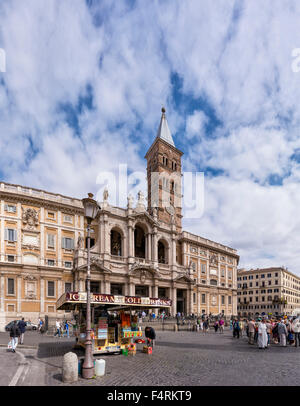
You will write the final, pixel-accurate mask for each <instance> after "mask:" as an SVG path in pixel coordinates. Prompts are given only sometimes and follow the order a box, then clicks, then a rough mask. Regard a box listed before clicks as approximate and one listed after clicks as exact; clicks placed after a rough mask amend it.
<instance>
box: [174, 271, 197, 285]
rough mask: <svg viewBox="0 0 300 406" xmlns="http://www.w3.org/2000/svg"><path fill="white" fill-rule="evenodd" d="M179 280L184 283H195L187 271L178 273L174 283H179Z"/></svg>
mask: <svg viewBox="0 0 300 406" xmlns="http://www.w3.org/2000/svg"><path fill="white" fill-rule="evenodd" d="M180 280H182V281H184V282H189V283H195V282H194V279H193V278H191V277H190V274H189V271H186V272H180V273H178V275H177V276H176V278H175V279H174V281H176V282H179V281H180Z"/></svg>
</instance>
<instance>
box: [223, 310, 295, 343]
mask: <svg viewBox="0 0 300 406" xmlns="http://www.w3.org/2000/svg"><path fill="white" fill-rule="evenodd" d="M230 328H231V330H233V337H234V338H235V337H236V338H240V337H242V336H243V334H246V335H247V336H248V343H249V344H250V345H254V344H257V345H258V348H260V349H265V348H268V347H270V344H280V346H282V347H286V346H287V343H288V344H289V345H292V344H294V345H295V347H298V345H299V346H300V319H299V318H297V317H294V318H292V319H288V318H286V319H280V320H275V319H268V318H265V317H260V318H258V319H257V320H256V321H255V320H254V319H251V320H237V319H235V320H233V321H232V322H231V323H230Z"/></svg>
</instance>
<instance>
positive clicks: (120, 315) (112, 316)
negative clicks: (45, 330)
mask: <svg viewBox="0 0 300 406" xmlns="http://www.w3.org/2000/svg"><path fill="white" fill-rule="evenodd" d="M86 300H87V293H86V292H66V293H64V294H63V295H62V296H61V297H60V298H59V299H58V301H57V303H56V308H57V310H73V312H74V317H75V319H76V320H77V328H76V333H75V334H76V341H77V344H78V345H80V346H82V347H85V341H86ZM171 306H172V301H171V300H170V299H163V298H150V297H135V296H116V295H109V294H100V293H91V338H92V345H93V354H103V353H121V352H122V350H125V349H126V348H128V347H129V346H130V345H132V339H133V338H141V337H142V335H143V333H142V329H141V327H139V326H138V317H137V314H133V313H136V312H137V311H140V310H146V309H153V310H154V309H165V310H166V309H170V308H171Z"/></svg>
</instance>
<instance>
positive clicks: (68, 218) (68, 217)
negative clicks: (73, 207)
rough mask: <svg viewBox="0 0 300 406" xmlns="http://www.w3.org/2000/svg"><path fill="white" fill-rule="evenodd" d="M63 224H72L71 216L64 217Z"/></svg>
mask: <svg viewBox="0 0 300 406" xmlns="http://www.w3.org/2000/svg"><path fill="white" fill-rule="evenodd" d="M64 222H65V223H72V216H68V215H64Z"/></svg>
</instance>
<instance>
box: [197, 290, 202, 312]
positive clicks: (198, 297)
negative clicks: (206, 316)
mask: <svg viewBox="0 0 300 406" xmlns="http://www.w3.org/2000/svg"><path fill="white" fill-rule="evenodd" d="M200 300H201V292H200V290H198V292H197V314H198V315H200V310H201V309H200V306H201V302H200Z"/></svg>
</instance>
